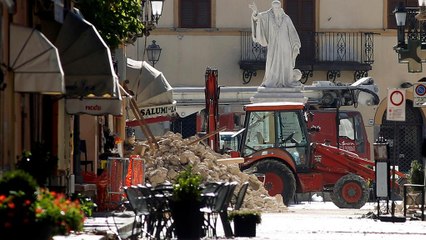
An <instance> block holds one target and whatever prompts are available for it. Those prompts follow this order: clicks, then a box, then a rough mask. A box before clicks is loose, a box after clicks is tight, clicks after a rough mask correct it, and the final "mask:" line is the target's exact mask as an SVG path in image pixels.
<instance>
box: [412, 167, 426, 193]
mask: <svg viewBox="0 0 426 240" xmlns="http://www.w3.org/2000/svg"><path fill="white" fill-rule="evenodd" d="M408 180H409V182H410V183H411V184H419V185H423V184H424V173H423V166H422V164H420V162H419V161H418V160H413V161H412V162H411V168H410V172H409V174H408ZM413 190H415V191H416V190H421V188H419V187H413Z"/></svg>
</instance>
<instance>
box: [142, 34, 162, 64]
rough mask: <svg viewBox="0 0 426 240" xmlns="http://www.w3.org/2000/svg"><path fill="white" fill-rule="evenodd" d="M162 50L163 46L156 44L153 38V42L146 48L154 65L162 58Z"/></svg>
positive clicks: (149, 59)
mask: <svg viewBox="0 0 426 240" xmlns="http://www.w3.org/2000/svg"><path fill="white" fill-rule="evenodd" d="M161 50H162V49H161V47H160V46H159V45H157V44H156V41H155V40H152V44H151V45H149V46H148V47H147V48H146V53H147V55H148V61H150V62H152V66H153V67H154V66H155V64H156V63H157V62H158V60H160V55H161Z"/></svg>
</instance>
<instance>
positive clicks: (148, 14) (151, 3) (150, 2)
mask: <svg viewBox="0 0 426 240" xmlns="http://www.w3.org/2000/svg"><path fill="white" fill-rule="evenodd" d="M163 7H164V0H142V4H141V16H142V23H143V25H144V26H145V28H144V30H143V31H142V33H143V34H144V35H145V36H149V34H150V32H151V31H152V30H154V29H155V25H156V24H158V20H159V19H160V17H161V15H162V14H163Z"/></svg>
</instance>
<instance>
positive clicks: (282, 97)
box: [250, 86, 308, 103]
mask: <svg viewBox="0 0 426 240" xmlns="http://www.w3.org/2000/svg"><path fill="white" fill-rule="evenodd" d="M301 90H302V86H300V87H294V88H268V87H258V88H257V93H256V94H255V95H254V96H253V97H251V98H250V101H251V102H252V103H260V102H301V103H306V102H307V101H308V98H306V97H305V96H304V95H303V93H302V92H301Z"/></svg>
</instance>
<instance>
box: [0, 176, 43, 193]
mask: <svg viewBox="0 0 426 240" xmlns="http://www.w3.org/2000/svg"><path fill="white" fill-rule="evenodd" d="M37 187H38V185H37V182H36V180H35V179H34V178H33V177H32V175H30V174H29V173H27V172H25V171H23V170H13V171H9V172H6V173H5V174H4V176H3V178H1V179H0V195H5V196H7V195H9V194H10V193H11V192H12V191H14V192H22V193H21V194H20V195H22V197H24V198H27V199H30V200H32V199H34V200H35V192H36V190H37Z"/></svg>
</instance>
